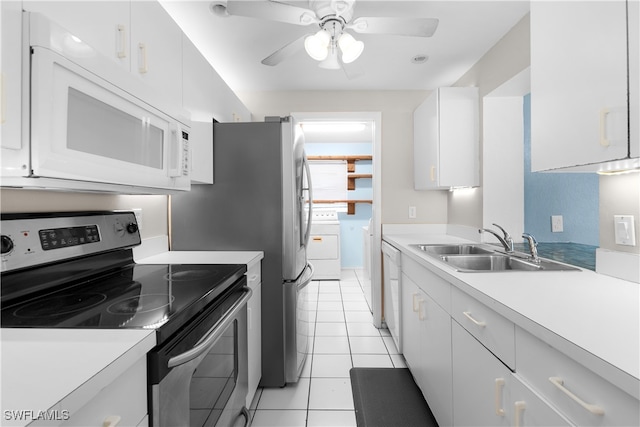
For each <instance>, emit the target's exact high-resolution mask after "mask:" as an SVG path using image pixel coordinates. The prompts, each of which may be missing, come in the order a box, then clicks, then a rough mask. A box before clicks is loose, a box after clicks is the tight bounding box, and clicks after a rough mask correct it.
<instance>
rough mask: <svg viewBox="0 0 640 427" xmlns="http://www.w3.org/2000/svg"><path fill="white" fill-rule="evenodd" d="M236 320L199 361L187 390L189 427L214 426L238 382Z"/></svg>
mask: <svg viewBox="0 0 640 427" xmlns="http://www.w3.org/2000/svg"><path fill="white" fill-rule="evenodd" d="M237 355H238V321H237V320H235V321H234V322H233V323H232V324H231V325H230V326H229V327H228V328H227V330H226V331H225V332H224V334H223V335H222V336H221V337H220V339H219V340H218V341H217V342H216V344H215V345H214V346H213V347H212V348H211V350H210V351H209V352H208V353H207V355H206V356H205V358H204V359H203V360H202V362H200V364H199V365H198V367H197V368H196V370H195V372H194V373H193V376H192V377H191V386H190V388H189V412H190V418H191V422H190V426H192V427H200V426H205V425H206V426H214V425H216V422H217V421H218V419H219V418H220V415H222V410H223V409H224V407H225V406H226V404H227V402H228V401H229V398H230V397H231V393H232V392H233V390H234V388H235V387H236V383H237V381H238V356H237Z"/></svg>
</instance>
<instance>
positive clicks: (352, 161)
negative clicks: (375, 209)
mask: <svg viewBox="0 0 640 427" xmlns="http://www.w3.org/2000/svg"><path fill="white" fill-rule="evenodd" d="M307 159H308V160H309V161H314V160H325V161H326V160H342V161H346V162H347V173H348V175H347V190H355V189H356V179H371V178H373V174H370V173H355V171H356V162H357V161H362V160H364V161H366V160H369V161H370V160H373V156H371V155H369V154H354V155H335V156H308V157H307ZM313 203H314V204H325V203H327V204H333V203H346V204H347V215H354V214H355V213H356V205H357V204H359V203H367V204H373V200H355V199H354V200H337V199H331V200H314V201H313Z"/></svg>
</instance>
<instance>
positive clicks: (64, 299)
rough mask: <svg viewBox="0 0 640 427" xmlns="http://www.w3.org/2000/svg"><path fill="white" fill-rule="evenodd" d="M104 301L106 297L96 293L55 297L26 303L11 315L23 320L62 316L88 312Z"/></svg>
mask: <svg viewBox="0 0 640 427" xmlns="http://www.w3.org/2000/svg"><path fill="white" fill-rule="evenodd" d="M105 299H107V296H106V295H104V294H98V293H83V294H63V295H57V296H53V297H50V298H43V299H40V300H38V301H34V302H31V303H28V304H27V305H24V306H22V307H20V308H18V309H17V310H16V311H15V312H14V313H13V315H14V316H16V317H20V318H23V319H29V318H31V319H37V318H45V317H53V316H62V315H65V314H70V313H75V312H79V311H83V310H88V309H90V308H92V307H95V306H96V305H98V304H100V303H101V302H102V301H104V300H105Z"/></svg>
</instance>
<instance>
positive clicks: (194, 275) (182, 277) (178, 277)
mask: <svg viewBox="0 0 640 427" xmlns="http://www.w3.org/2000/svg"><path fill="white" fill-rule="evenodd" d="M217 274H218V271H217V270H184V271H175V272H173V273H170V274H167V275H165V276H164V279H165V280H175V281H188V280H200V279H207V278H211V277H214V276H216V275H217Z"/></svg>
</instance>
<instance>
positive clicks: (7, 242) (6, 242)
mask: <svg viewBox="0 0 640 427" xmlns="http://www.w3.org/2000/svg"><path fill="white" fill-rule="evenodd" d="M0 241H1V242H2V250H1V253H2V254H8V253H9V252H11V251H12V250H13V240H11V237H9V236H5V235H4V234H3V235H2V236H1V237H0Z"/></svg>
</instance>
